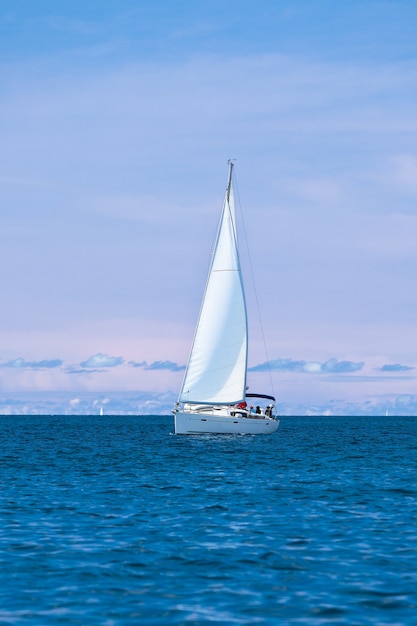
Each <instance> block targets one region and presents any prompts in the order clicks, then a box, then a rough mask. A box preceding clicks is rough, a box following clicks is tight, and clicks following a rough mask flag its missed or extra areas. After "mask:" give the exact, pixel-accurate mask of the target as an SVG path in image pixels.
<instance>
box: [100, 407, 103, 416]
mask: <svg viewBox="0 0 417 626" xmlns="http://www.w3.org/2000/svg"><path fill="white" fill-rule="evenodd" d="M102 415H103V407H102V406H101V407H100V416H102Z"/></svg>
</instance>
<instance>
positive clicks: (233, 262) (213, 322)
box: [173, 161, 279, 435]
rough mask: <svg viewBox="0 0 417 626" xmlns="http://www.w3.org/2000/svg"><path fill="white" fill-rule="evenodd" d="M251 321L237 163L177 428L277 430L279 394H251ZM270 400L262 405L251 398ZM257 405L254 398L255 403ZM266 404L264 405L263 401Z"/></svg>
mask: <svg viewBox="0 0 417 626" xmlns="http://www.w3.org/2000/svg"><path fill="white" fill-rule="evenodd" d="M247 357H248V325H247V313H246V302H245V294H244V288H243V282H242V276H241V269H240V260H239V252H238V244H237V233H236V221H235V207H234V193H233V163H232V162H231V161H229V177H228V183H227V189H226V195H225V199H224V203H223V209H222V213H221V218H220V225H219V230H218V233H217V238H216V242H215V246H214V252H213V257H212V262H211V267H210V271H209V276H208V280H207V285H206V290H205V294H204V298H203V303H202V307H201V311H200V317H199V321H198V324H197V329H196V333H195V337H194V342H193V346H192V349H191V354H190V357H189V361H188V365H187V368H186V372H185V376H184V380H183V384H182V387H181V391H180V394H179V398H178V402H177V403H176V405H175V407H174V409H173V413H174V421H175V433H176V434H182V435H190V434H199V433H225V434H233V433H236V434H253V435H255V434H269V433H273V432H275V431H276V430H277V429H278V425H279V421H278V419H277V418H276V417H275V415H274V407H275V405H274V403H275V398H274V397H273V396H269V395H266V394H248V393H246V392H247V386H246V370H247ZM253 398H258V399H259V400H260V404H262V401H265V400H266V401H268V405H267V406H266V407H265V406H264V407H263V408H261V406H260V405H258V406H257V407H256V411H255V412H253V411H252V409H253V407H249V406H248V404H247V400H248V399H250V402H251V401H252V402H254V401H253V400H252V399H253ZM254 404H255V402H254ZM264 404H266V403H265V402H264Z"/></svg>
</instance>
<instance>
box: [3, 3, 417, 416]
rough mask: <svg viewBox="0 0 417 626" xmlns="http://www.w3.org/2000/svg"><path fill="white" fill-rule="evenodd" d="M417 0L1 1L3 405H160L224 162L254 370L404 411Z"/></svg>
mask: <svg viewBox="0 0 417 626" xmlns="http://www.w3.org/2000/svg"><path fill="white" fill-rule="evenodd" d="M416 23H417V4H416V3H415V2H414V1H413V0H396V1H395V2H394V1H393V2H389V1H371V0H361V1H354V0H353V1H351V2H349V3H342V2H334V1H324V0H322V1H314V0H300V1H291V2H290V1H279V2H277V1H276V0H274V1H272V0H263V1H261V2H254V1H253V0H239V1H238V0H229V1H228V2H224V1H223V2H218V1H217V0H210V1H206V2H204V1H201V2H198V1H195V0H193V1H192V0H188V1H176V2H168V0H165V1H161V0H159V1H158V0H152V2H151V1H142V2H136V1H133V0H119V1H117V2H116V1H115V0H114V1H111V2H110V1H106V0H101V1H100V2H99V1H96V2H95V1H94V0H93V1H90V2H88V3H85V2H78V1H76V0H72V1H67V0H61V1H60V2H56V3H52V2H49V1H48V2H46V1H42V0H38V1H37V2H36V3H32V2H28V1H19V0H13V1H12V0H3V2H2V3H1V7H0V75H1V81H0V133H1V138H2V140H1V150H0V217H1V229H0V267H1V268H2V269H1V292H0V293H1V296H2V297H1V307H0V412H35V413H36V412H38V413H39V412H43V411H45V410H47V412H57V411H58V412H77V411H79V412H85V411H92V412H94V411H95V410H97V408H98V407H99V406H101V404H103V403H104V404H105V406H106V409H108V410H109V411H113V412H148V413H149V412H163V413H165V412H168V410H169V408H170V404H171V402H172V401H174V400H175V399H176V395H177V393H178V390H179V386H180V383H181V378H182V375H183V368H184V364H185V362H186V360H187V356H188V352H189V348H190V343H191V340H192V336H193V332H194V326H195V322H196V318H197V315H198V310H199V306H200V299H201V296H202V291H203V289H204V284H205V277H206V271H207V267H208V261H209V254H210V252H211V248H212V243H213V237H214V234H215V230H216V226H217V219H218V213H219V210H220V207H221V202H222V196H223V191H224V187H225V182H226V177H227V159H228V158H230V157H235V158H236V159H237V161H236V176H237V186H238V192H239V198H240V204H241V209H242V213H243V218H244V223H245V231H246V235H247V239H248V241H249V246H250V259H251V263H252V267H253V274H254V276H255V282H256V287H257V294H258V299H259V302H260V308H261V313H262V320H263V330H264V334H265V337H266V342H267V354H265V351H264V348H263V341H262V331H261V328H260V327H259V324H257V317H258V316H257V307H256V301H255V299H254V297H253V296H252V295H251V290H250V289H251V288H250V283H251V281H250V271H249V261H248V260H247V259H246V258H243V267H244V270H245V271H246V277H247V280H246V282H247V287H248V289H247V290H248V294H247V295H248V306H249V317H250V329H251V335H250V355H249V365H250V372H249V383H250V386H251V389H253V390H255V389H256V390H259V391H262V390H266V388H267V387H268V385H269V376H268V375H267V369H268V368H267V366H266V365H265V363H266V361H270V366H271V370H272V379H273V388H274V392H275V393H276V395H277V396H278V399H279V405H280V409H281V411H282V412H283V413H284V414H297V413H302V414H303V413H312V414H315V413H325V412H327V413H348V414H349V413H351V414H361V413H364V414H372V413H374V414H375V413H376V414H377V413H381V412H383V413H385V410H386V409H388V410H389V411H390V412H392V413H401V414H417V390H416V372H417V357H416V345H417V319H416V318H417V316H416V311H417V290H416V289H415V280H416V279H415V275H416V261H417V245H416V241H417V207H416V203H417V141H416V140H417V114H416V104H415V103H416V102H417V42H416V37H415V25H416Z"/></svg>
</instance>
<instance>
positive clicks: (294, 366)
mask: <svg viewBox="0 0 417 626" xmlns="http://www.w3.org/2000/svg"><path fill="white" fill-rule="evenodd" d="M364 365H365V363H364V361H361V362H359V363H356V362H354V361H338V360H337V359H335V358H333V359H329V360H328V361H325V362H324V363H320V362H319V361H294V360H293V359H275V360H274V361H265V362H264V363H260V364H259V365H254V366H253V367H249V368H248V371H249V372H268V371H274V372H303V373H306V374H312V373H315V374H317V373H319V374H330V373H331V374H346V373H348V372H358V371H360V370H361V369H362V368H363V367H364Z"/></svg>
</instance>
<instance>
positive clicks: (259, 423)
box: [175, 411, 279, 435]
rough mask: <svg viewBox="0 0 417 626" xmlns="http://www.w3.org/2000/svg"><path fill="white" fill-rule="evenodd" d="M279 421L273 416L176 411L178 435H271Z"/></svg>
mask: <svg viewBox="0 0 417 626" xmlns="http://www.w3.org/2000/svg"><path fill="white" fill-rule="evenodd" d="M278 426H279V421H278V420H277V419H273V418H271V417H262V418H259V419H258V418H252V417H241V416H234V417H232V416H230V415H208V414H206V415H202V414H201V413H200V414H198V413H185V412H181V411H179V412H177V413H175V434H176V435H199V434H222V435H269V434H270V433H274V432H275V431H276V430H277V429H278Z"/></svg>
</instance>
